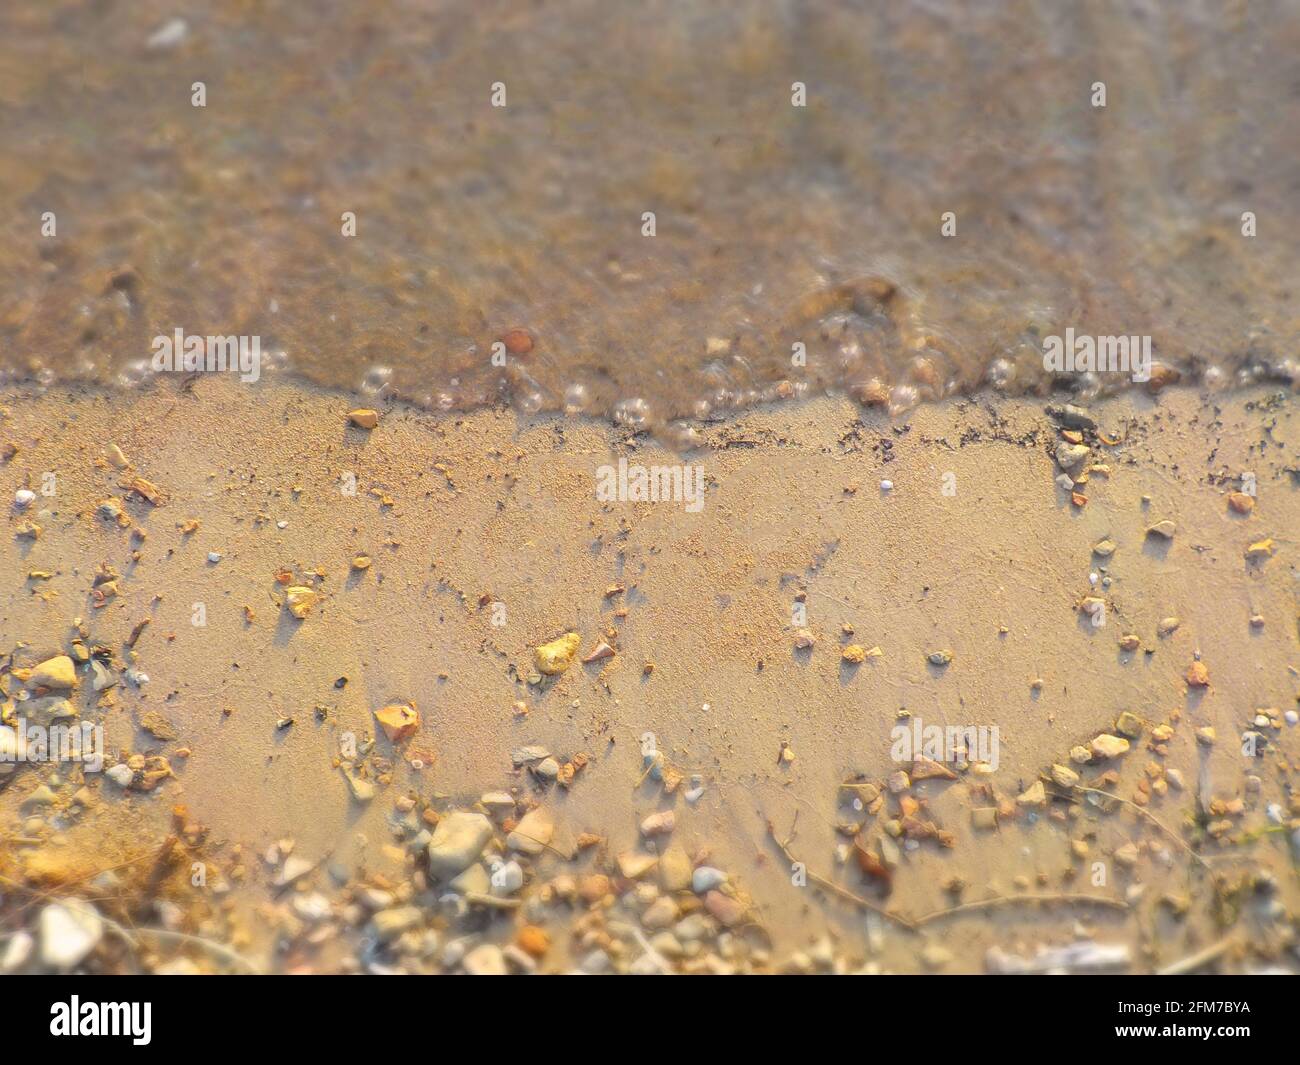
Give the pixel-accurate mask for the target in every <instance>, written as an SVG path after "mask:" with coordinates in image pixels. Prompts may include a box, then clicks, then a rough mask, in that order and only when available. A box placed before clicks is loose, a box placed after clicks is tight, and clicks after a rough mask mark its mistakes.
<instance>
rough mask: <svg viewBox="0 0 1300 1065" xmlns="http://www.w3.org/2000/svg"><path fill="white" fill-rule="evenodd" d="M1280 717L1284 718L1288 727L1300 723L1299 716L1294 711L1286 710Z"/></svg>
mask: <svg viewBox="0 0 1300 1065" xmlns="http://www.w3.org/2000/svg"><path fill="white" fill-rule="evenodd" d="M1282 716H1283V717H1285V718H1286V723H1287V724H1288V725H1294V724H1295V723H1296V722H1297V721H1300V714H1297V713H1296V712H1295V711H1294V710H1288V711H1287V712H1286V713H1285V714H1283V715H1282Z"/></svg>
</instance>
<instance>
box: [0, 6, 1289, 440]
mask: <svg viewBox="0 0 1300 1065" xmlns="http://www.w3.org/2000/svg"><path fill="white" fill-rule="evenodd" d="M177 17H180V18H183V19H185V21H186V24H187V29H186V33H185V34H184V36H183V39H181V40H180V41H179V43H175V44H172V45H169V46H165V47H152V48H151V47H149V46H148V44H147V42H148V40H149V38H150V35H151V34H153V33H155V32H156V31H157V30H158V29H159V27H161V26H164V25H166V23H167V22H168V21H169V20H171V19H174V18H177ZM87 42H94V45H93V47H89V46H88V45H87ZM1298 55H1300V11H1298V9H1297V7H1296V5H1295V4H1293V3H1261V4H1252V5H1250V6H1249V7H1247V6H1246V5H1227V6H1226V8H1224V9H1220V8H1219V6H1218V5H1214V7H1213V9H1211V8H1210V7H1204V8H1203V7H1202V6H1200V5H1162V7H1160V8H1157V7H1156V6H1155V5H1150V4H1146V3H1129V4H1119V5H1110V6H1108V7H1107V8H1106V9H1105V11H1104V12H1103V11H1101V9H1099V8H1096V7H1094V6H1091V5H1064V4H1048V3H1040V2H1017V3H1006V4H996V5H994V4H974V5H969V4H959V3H925V4H914V5H893V4H890V5H883V4H882V5H842V4H830V3H814V4H801V3H792V2H791V3H768V4H729V5H725V6H719V7H716V8H715V7H713V6H711V5H710V6H702V5H698V4H695V3H691V2H675V0H670V2H660V3H652V4H644V5H641V4H638V5H628V4H609V3H604V2H599V3H597V2H580V0H565V2H561V3H548V4H536V5H533V4H519V3H447V4H436V5H434V4H418V3H398V4H392V5H385V6H384V8H383V10H382V12H378V11H376V12H370V11H368V10H367V9H366V8H365V7H364V6H356V5H350V4H344V3H339V2H330V3H324V4H313V5H311V6H310V7H308V6H305V5H301V4H296V3H289V2H271V3H264V4H230V5H224V6H221V7H219V8H216V9H211V10H209V9H206V6H199V5H187V4H184V3H175V2H167V3H161V2H154V0H149V2H144V3H137V4H132V5H130V7H129V8H127V7H98V6H96V5H84V4H81V3H73V2H64V0H57V2H49V3H33V2H20V3H14V4H8V5H5V9H4V11H3V13H0V109H2V110H3V114H4V118H3V127H4V146H5V151H4V152H3V153H2V156H0V187H2V188H3V190H4V210H3V211H2V212H0V227H2V229H0V234H2V235H3V240H0V344H2V354H0V360H3V361H2V364H0V365H3V368H4V369H5V370H6V371H8V372H9V374H10V375H16V376H19V377H25V376H31V375H37V376H40V377H43V378H45V379H50V380H64V379H68V378H71V377H88V378H90V379H96V380H100V381H105V382H113V383H116V382H120V381H123V380H125V381H133V380H138V379H142V378H147V377H148V374H147V372H143V371H142V367H145V366H147V360H148V357H149V355H150V342H151V340H152V338H153V337H154V336H155V335H158V334H171V333H172V332H173V331H174V330H175V329H177V328H181V329H184V330H186V331H187V332H189V333H199V334H207V333H217V334H245V335H258V336H260V337H261V338H262V344H263V349H264V351H268V352H269V351H273V350H283V351H284V352H285V363H286V365H288V366H289V367H290V368H291V369H292V370H294V371H296V372H298V373H301V374H303V375H305V376H306V377H308V378H310V379H312V380H315V381H317V382H320V383H324V384H328V385H337V386H343V387H346V388H363V389H368V390H371V391H381V392H382V393H383V394H385V395H391V396H401V397H406V398H409V399H412V400H414V401H416V402H418V403H422V404H427V405H430V406H433V407H438V406H442V407H449V408H450V407H470V406H474V405H477V404H481V403H484V402H495V401H498V400H502V399H506V400H508V401H510V402H512V403H514V404H516V405H518V406H520V407H521V408H523V409H534V408H539V407H540V408H558V407H563V406H566V405H567V406H568V407H569V408H571V409H573V410H583V411H588V412H590V413H594V414H601V415H611V414H612V415H614V416H616V417H620V418H622V419H625V420H628V421H630V422H633V423H641V422H645V423H648V424H651V425H653V424H656V423H658V422H661V421H664V420H667V419H671V418H676V417H689V418H698V417H701V416H704V415H707V414H709V413H715V412H721V411H725V410H727V409H729V408H731V407H733V406H736V405H744V404H747V403H751V402H753V401H754V400H757V399H762V398H771V397H775V396H786V395H799V394H803V393H807V392H817V391H821V390H824V389H827V388H832V389H835V388H844V389H847V390H848V391H850V392H851V393H852V394H854V395H855V396H857V397H858V398H860V399H864V400H866V401H870V402H887V403H892V404H895V405H897V406H900V407H905V406H908V405H910V404H911V403H912V402H914V401H916V400H924V399H927V398H932V397H935V396H938V395H942V394H947V393H949V392H952V391H956V390H964V389H969V388H973V387H975V386H978V385H980V384H982V383H985V382H989V381H990V380H991V381H992V382H994V383H996V384H998V385H1000V386H1001V387H1003V388H1005V389H1007V390H1008V391H1011V392H1041V391H1044V390H1046V389H1047V388H1048V387H1049V386H1050V384H1051V381H1050V379H1049V378H1048V377H1047V375H1045V374H1044V372H1043V369H1042V356H1041V340H1042V337H1044V336H1046V335H1048V334H1052V333H1056V332H1060V331H1063V330H1064V329H1065V328H1066V327H1073V328H1075V329H1076V330H1077V331H1078V332H1081V333H1084V332H1090V333H1094V334H1101V335H1107V334H1117V335H1129V334H1146V335H1150V336H1151V337H1152V339H1153V348H1154V355H1155V358H1156V359H1157V360H1159V361H1161V362H1163V363H1165V364H1168V365H1169V366H1172V367H1176V368H1178V369H1179V370H1180V371H1181V372H1182V373H1183V374H1184V375H1185V376H1186V377H1191V378H1198V377H1204V376H1205V375H1206V373H1207V372H1208V374H1209V376H1210V380H1211V381H1212V382H1213V381H1217V382H1221V383H1222V384H1224V385H1231V384H1233V383H1236V382H1238V381H1239V380H1240V379H1241V377H1242V376H1247V377H1249V376H1252V375H1256V374H1262V375H1265V376H1272V377H1281V378H1283V379H1287V378H1293V377H1294V376H1295V373H1296V366H1297V363H1296V339H1297V335H1298V334H1300V318H1298V317H1297V310H1296V306H1297V305H1296V301H1295V299H1294V286H1295V282H1296V279H1297V276H1298V272H1297V269H1296V267H1297V259H1298V258H1300V253H1298V252H1297V242H1296V240H1295V233H1296V232H1297V223H1300V218H1297V206H1296V205H1297V202H1298V201H1297V196H1296V193H1297V186H1298V184H1300V165H1298V164H1297V159H1296V151H1295V142H1294V132H1293V131H1294V130H1295V129H1296V128H1297V126H1300V60H1298V59H1297V58H1296V57H1297V56H1298ZM196 81H202V82H203V83H204V85H205V90H206V93H207V101H206V103H207V105H206V107H203V108H197V107H194V106H192V103H191V99H192V93H193V85H194V83H195V82H196ZM1099 81H1100V82H1104V83H1105V85H1106V92H1107V105H1106V107H1104V108H1097V107H1094V106H1093V105H1092V95H1093V89H1092V86H1093V84H1094V83H1095V82H1099ZM494 82H501V83H504V86H505V92H506V97H505V99H506V106H505V107H504V108H494V107H493V106H492V105H491V96H492V86H493V83H494ZM794 82H803V83H804V84H805V85H806V87H807V106H806V107H795V106H792V99H791V87H792V84H793V83H794ZM47 211H51V212H54V214H55V216H56V218H57V236H55V237H43V236H42V235H41V216H42V214H43V212H47ZM347 211H351V212H355V214H356V218H357V232H356V236H355V237H345V236H343V235H342V233H341V227H342V221H341V216H342V214H343V212H347ZM948 211H951V212H953V214H954V215H955V222H956V235H955V236H952V237H949V238H944V237H943V236H941V232H940V227H941V219H942V216H943V214H944V212H948ZM1246 211H1250V212H1254V214H1255V216H1256V218H1257V226H1258V235H1257V236H1255V237H1254V238H1248V237H1244V236H1243V235H1242V233H1241V227H1242V222H1241V216H1242V214H1243V212H1246ZM644 212H653V213H654V215H655V230H656V234H655V236H653V237H650V236H644V235H643V233H642V230H643V214H644ZM516 327H518V328H524V329H527V330H528V331H529V332H530V334H531V336H532V338H533V339H534V345H535V346H534V347H533V350H532V351H531V352H529V353H527V354H526V355H521V356H519V357H512V358H511V359H509V360H508V364H507V365H506V366H504V367H501V366H495V365H493V363H492V361H491V358H490V355H491V345H492V343H493V341H494V340H496V339H498V338H499V337H501V336H502V335H503V334H504V333H505V332H506V331H507V330H509V329H511V328H516ZM710 339H712V340H713V343H712V344H710V343H709V341H710ZM795 343H803V344H804V345H805V346H806V349H807V353H808V358H807V365H806V366H802V367H798V366H792V364H791V351H792V345H793V344H795ZM1069 384H1070V385H1071V386H1075V387H1082V389H1083V390H1084V391H1087V390H1089V389H1090V388H1091V387H1092V386H1093V385H1094V384H1095V385H1097V386H1099V387H1100V389H1101V390H1102V391H1107V390H1111V389H1114V388H1122V387H1127V386H1128V380H1127V378H1125V377H1123V376H1121V375H1111V376H1108V377H1106V378H1105V379H1103V380H1100V381H1097V382H1091V381H1088V380H1083V381H1080V380H1079V379H1077V378H1075V379H1073V380H1071V381H1070V382H1069Z"/></svg>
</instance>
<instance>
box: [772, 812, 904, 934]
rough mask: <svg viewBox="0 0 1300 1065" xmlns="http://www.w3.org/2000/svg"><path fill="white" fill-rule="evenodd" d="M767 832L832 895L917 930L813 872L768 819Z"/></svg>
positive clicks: (787, 854)
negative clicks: (793, 851) (792, 851)
mask: <svg viewBox="0 0 1300 1065" xmlns="http://www.w3.org/2000/svg"><path fill="white" fill-rule="evenodd" d="M796 816H797V815H796ZM767 834H768V835H769V836H770V837H771V838H772V842H773V843H774V844H776V848H777V850H779V851H780V852H781V854H782V855H784V857H785V860H786V861H787V862H789V863H790V864H791V865H803V867H804V872H805V874H806V875H807V877H808V879H809V880H811V881H812V882H813V883H814V884H816V885H817V886H818V887H820V888H822V889H824V890H826V891H829V892H830V893H831V894H832V895H836V896H838V897H839V898H841V899H844V900H845V901H846V902H851V903H853V904H854V905H855V906H860V907H862V909H864V910H870V911H871V912H872V913H876V914H879V915H880V916H881V917H884V918H885V919H886V920H889V921H893V922H894V923H895V924H897V925H899V926H900V927H902V928H906V929H907V930H908V931H909V932H914V931H916V927H915V926H914V925H913V924H912V922H911V921H909V920H908V919H907V918H906V917H903V916H901V915H900V914H897V913H894V912H892V911H890V910H887V909H885V908H884V907H883V906H880V905H878V904H876V903H874V902H872V901H871V900H870V899H864V898H863V897H862V896H861V895H856V894H854V893H853V892H852V891H850V890H848V888H844V887H841V886H840V885H839V884H837V883H835V881H833V880H827V879H826V878H825V877H822V876H818V875H817V874H816V873H814V872H812V871H811V870H810V869H809V868H808V867H807V866H806V865H804V863H803V862H801V861H799V860H798V859H797V858H796V857H795V856H794V855H793V854H791V853H790V845H789V840H782V839H780V838H779V837H778V836H777V834H776V826H774V825H773V824H772V822H771V821H768V823H767ZM791 838H793V836H791Z"/></svg>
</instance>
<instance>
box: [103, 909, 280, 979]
mask: <svg viewBox="0 0 1300 1065" xmlns="http://www.w3.org/2000/svg"><path fill="white" fill-rule="evenodd" d="M100 920H101V921H103V922H104V925H105V927H107V928H108V929H109V930H110V931H112V932H114V933H115V934H116V935H117V936H119V937H120V938H121V939H122V940H123V942H125V943H127V944H128V945H129V946H130V947H131V948H132V949H135V950H138V949H139V947H140V944H139V943H138V942H136V939H135V937H136V936H138V935H148V936H153V937H155V938H156V939H160V940H162V941H164V942H172V943H187V944H190V945H191V946H196V947H202V948H203V949H204V950H206V951H208V952H209V953H211V954H215V955H216V956H217V957H219V958H223V959H224V960H226V961H228V962H231V963H232V964H234V965H238V966H242V967H243V968H245V969H247V970H248V971H249V972H250V973H252V974H253V975H255V976H256V975H259V973H260V970H259V969H258V967H257V966H256V965H254V964H253V963H252V962H251V961H249V960H248V959H247V958H245V957H244V956H243V955H242V954H240V953H239V952H238V951H236V950H233V949H232V948H230V947H228V946H226V945H225V944H224V943H218V942H217V941H216V940H213V939H204V938H203V937H202V936H193V935H190V934H189V933H188V932H173V931H171V930H170V929H167V928H137V929H136V930H135V931H134V932H129V931H127V929H125V928H123V927H122V926H121V925H120V924H118V923H117V922H116V921H114V920H113V919H112V918H111V917H105V916H103V915H102V914H101V915H100Z"/></svg>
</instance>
